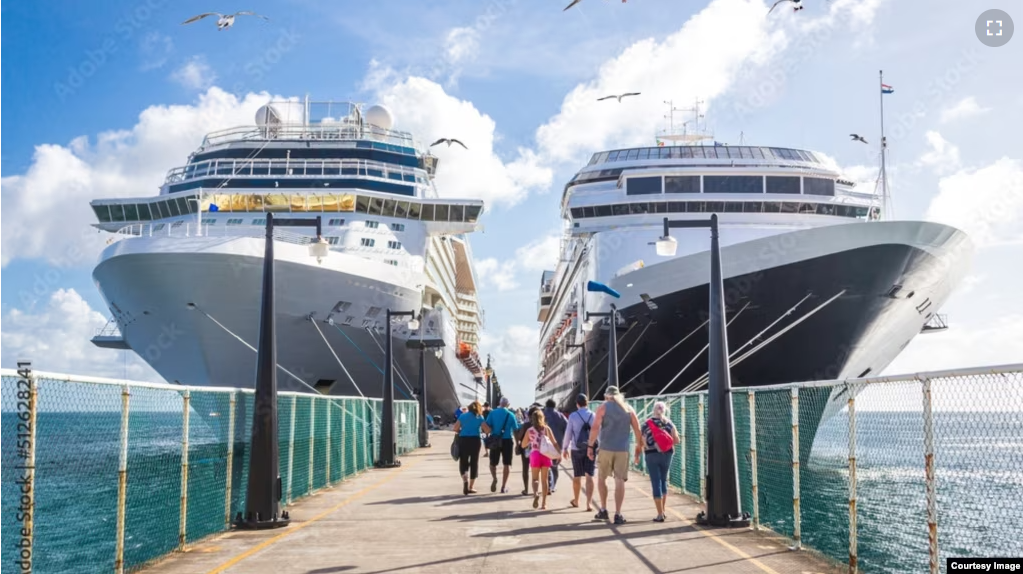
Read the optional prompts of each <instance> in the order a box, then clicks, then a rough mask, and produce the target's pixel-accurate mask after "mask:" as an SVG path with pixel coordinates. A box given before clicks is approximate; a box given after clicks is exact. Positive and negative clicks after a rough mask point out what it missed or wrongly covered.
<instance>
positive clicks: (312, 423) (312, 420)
mask: <svg viewBox="0 0 1023 574" xmlns="http://www.w3.org/2000/svg"><path fill="white" fill-rule="evenodd" d="M315 458H316V400H315V399H313V398H312V397H310V398H309V484H308V486H307V488H306V493H310V492H312V491H313V472H314V470H315V469H316V464H315V462H316V460H315Z"/></svg>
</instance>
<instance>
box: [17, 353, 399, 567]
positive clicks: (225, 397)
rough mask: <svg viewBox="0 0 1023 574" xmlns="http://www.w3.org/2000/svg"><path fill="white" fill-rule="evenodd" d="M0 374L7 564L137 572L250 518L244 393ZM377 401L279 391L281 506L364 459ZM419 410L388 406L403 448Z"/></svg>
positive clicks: (372, 447)
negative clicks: (241, 517) (285, 488)
mask: <svg viewBox="0 0 1023 574" xmlns="http://www.w3.org/2000/svg"><path fill="white" fill-rule="evenodd" d="M2 375H3V376H2V388H0V396H2V403H3V418H2V422H0V427H2V450H0V452H2V487H3V497H2V498H3V503H2V504H3V507H2V512H0V515H2V516H0V520H2V537H3V540H4V544H3V549H2V556H0V559H2V560H3V563H4V564H5V570H6V568H7V566H14V565H15V564H16V563H17V562H19V561H20V560H21V559H22V558H24V559H26V560H28V559H31V562H32V564H31V567H32V570H33V571H36V572H47V573H50V572H56V573H65V572H66V573H76V574H77V573H83V572H110V571H117V567H118V565H120V566H122V567H123V569H124V570H125V571H129V572H131V571H136V570H138V569H140V568H141V567H142V566H143V565H144V564H146V563H148V562H151V561H153V560H155V559H157V558H159V557H161V556H163V555H165V554H167V553H169V552H173V551H175V550H178V549H181V548H183V547H184V546H185V545H187V544H191V543H193V542H195V541H197V540H200V539H203V538H205V537H207V536H210V535H212V534H216V533H219V532H223V531H224V530H226V529H228V528H230V522H231V521H232V520H233V519H234V517H235V515H236V514H237V513H239V512H241V513H244V511H245V490H246V486H247V480H248V460H249V452H248V450H249V449H248V443H249V440H250V433H251V428H252V412H253V403H254V398H253V394H252V392H251V391H241V390H235V389H203V388H194V387H192V388H187V389H186V388H184V387H174V386H170V385H146V384H139V383H123V382H117V381H105V380H100V379H83V380H75V378H74V377H69V376H65V375H52V376H51V375H48V374H43V373H36V374H34V375H31V376H30V377H27V378H26V377H21V376H19V375H18V374H17V372H15V371H10V370H6V369H5V370H4V371H3V373H2ZM33 391H34V395H33ZM32 396H34V397H35V398H34V400H29V398H30V397H32ZM381 409H382V403H381V401H379V400H374V399H361V398H338V397H324V396H320V395H307V394H295V393H281V394H280V396H279V400H278V415H279V420H278V422H279V426H278V435H279V441H280V474H281V479H282V484H284V485H288V484H290V486H291V488H290V493H288V492H286V493H285V494H284V496H283V499H282V505H284V506H287V505H289V504H291V502H293V501H295V500H298V499H299V498H300V497H302V496H305V495H307V494H309V493H311V492H314V491H316V490H318V489H321V488H324V487H328V486H331V485H333V484H335V483H337V482H339V481H341V480H344V479H346V478H348V477H351V476H353V475H354V474H356V473H358V472H360V471H362V470H365V469H366V468H368V467H370V466H372V464H373V463H374V462H375V460H376V459H377V450H376V445H378V444H379V427H380V412H381ZM418 412H419V409H418V405H417V404H416V403H415V402H412V401H396V402H395V430H396V441H397V445H398V450H399V453H404V452H408V451H410V450H413V449H415V448H416V447H417V446H418V435H417V431H418V421H419V418H418ZM32 416H34V417H35V424H34V425H30V424H29V421H30V419H31V417H32ZM33 459H34V463H35V464H34V472H33V471H32V470H26V468H25V467H29V468H30V469H31V467H32V465H30V464H29V461H31V460H33ZM122 462H123V469H124V473H123V477H124V483H123V484H124V489H123V497H122V495H121V494H120V488H119V484H120V481H121V472H120V471H121V469H122ZM25 485H30V486H31V489H28V487H27V486H25ZM24 490H30V491H31V495H32V496H31V498H29V497H28V495H27V494H26V495H25V497H24V498H23V496H22V493H23V491H24ZM122 503H123V504H122ZM30 508H31V509H34V511H33V512H31V513H29V512H26V510H27V509H30ZM122 523H123V529H121V528H120V526H119V525H120V524H122ZM26 528H30V529H31V534H32V535H31V537H30V538H28V537H22V536H21V535H22V531H23V529H26ZM119 533H120V536H119ZM23 538H24V540H23ZM119 538H120V539H121V542H120V544H119V542H118V539H119ZM8 542H10V543H8ZM21 546H23V547H24V548H22V547H21ZM29 549H31V550H30V551H29ZM26 564H27V563H26ZM19 565H20V564H19Z"/></svg>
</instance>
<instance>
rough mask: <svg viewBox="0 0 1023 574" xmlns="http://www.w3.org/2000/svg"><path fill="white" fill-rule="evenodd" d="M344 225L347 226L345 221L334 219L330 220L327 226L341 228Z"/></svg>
mask: <svg viewBox="0 0 1023 574" xmlns="http://www.w3.org/2000/svg"><path fill="white" fill-rule="evenodd" d="M344 224H345V220H344V219H338V218H334V219H328V220H327V225H329V226H330V227H341V226H342V225H344Z"/></svg>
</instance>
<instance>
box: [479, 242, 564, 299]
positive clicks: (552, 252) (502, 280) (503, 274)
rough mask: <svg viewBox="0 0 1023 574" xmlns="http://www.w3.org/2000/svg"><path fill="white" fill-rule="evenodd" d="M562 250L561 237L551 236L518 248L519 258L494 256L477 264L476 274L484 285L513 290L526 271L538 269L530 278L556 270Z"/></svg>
mask: <svg viewBox="0 0 1023 574" xmlns="http://www.w3.org/2000/svg"><path fill="white" fill-rule="evenodd" d="M560 253H561V236H560V235H547V236H544V237H541V238H539V239H536V240H534V241H532V242H530V243H527V244H526V245H523V246H522V247H519V248H518V249H516V250H515V257H513V258H512V259H509V260H507V261H498V260H497V259H495V258H493V257H491V258H487V259H483V260H481V261H478V262H477V263H476V275H477V276H478V277H480V278H481V281H482V283H483V286H484V287H493V288H495V289H497V290H498V291H511V290H513V289H516V288H518V287H519V285H520V283H519V279H520V278H521V277H520V275H521V274H522V273H529V272H535V273H536V276H535V277H531V278H530V279H529V280H530V281H533V280H535V281H538V280H539V279H540V275H539V272H540V271H544V270H548V269H554V268H555V267H556V266H557V263H558V256H559V254H560Z"/></svg>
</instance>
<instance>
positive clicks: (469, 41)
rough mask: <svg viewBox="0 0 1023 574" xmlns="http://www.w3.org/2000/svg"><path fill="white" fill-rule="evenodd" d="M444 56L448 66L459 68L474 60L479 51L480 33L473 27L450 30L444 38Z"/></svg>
mask: <svg viewBox="0 0 1023 574" xmlns="http://www.w3.org/2000/svg"><path fill="white" fill-rule="evenodd" d="M444 43H445V47H444V54H445V57H446V58H447V61H448V64H450V65H452V66H460V65H461V64H463V63H465V62H470V61H472V60H474V59H476V54H477V53H478V52H479V49H480V33H479V30H477V29H476V28H475V27H472V26H465V27H460V28H452V29H451V30H449V31H448V35H447V37H446V38H445V42H444Z"/></svg>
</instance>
